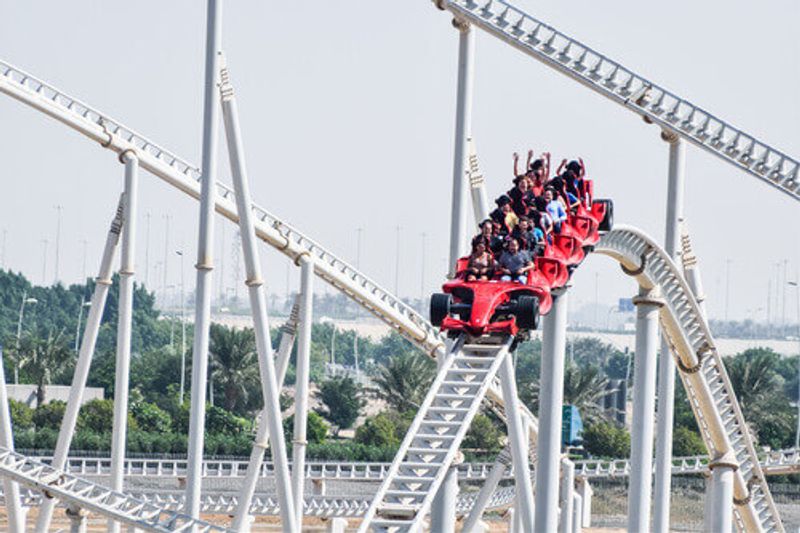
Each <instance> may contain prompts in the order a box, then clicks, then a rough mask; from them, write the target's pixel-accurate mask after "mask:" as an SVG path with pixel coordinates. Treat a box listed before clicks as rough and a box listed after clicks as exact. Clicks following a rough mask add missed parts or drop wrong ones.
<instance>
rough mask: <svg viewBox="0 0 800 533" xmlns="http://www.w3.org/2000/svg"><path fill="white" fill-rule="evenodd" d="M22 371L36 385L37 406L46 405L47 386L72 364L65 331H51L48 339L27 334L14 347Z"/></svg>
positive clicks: (32, 333) (31, 333)
mask: <svg viewBox="0 0 800 533" xmlns="http://www.w3.org/2000/svg"><path fill="white" fill-rule="evenodd" d="M13 351H14V352H15V357H16V360H18V361H19V366H20V370H22V371H23V372H25V373H26V374H27V375H28V377H29V378H30V379H32V380H33V382H34V383H35V384H36V405H37V406H39V405H42V404H43V403H45V386H46V385H50V384H51V383H52V380H53V375H54V374H57V373H59V372H60V371H62V370H63V369H64V368H65V367H66V366H67V364H68V363H69V362H70V359H71V355H72V351H71V350H70V347H69V339H68V338H67V336H66V335H65V334H64V331H63V330H61V331H59V332H57V333H56V332H55V331H54V330H52V329H51V330H49V331H48V332H47V336H46V337H41V336H39V335H38V334H37V333H35V332H27V333H25V334H24V335H22V337H20V339H19V341H18V342H17V343H16V344H15V345H14V347H13Z"/></svg>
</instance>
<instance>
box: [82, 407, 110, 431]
mask: <svg viewBox="0 0 800 533" xmlns="http://www.w3.org/2000/svg"><path fill="white" fill-rule="evenodd" d="M113 420H114V401H113V400H90V401H88V402H86V403H85V404H83V405H82V406H81V410H80V411H79V412H78V425H77V427H78V429H86V430H89V431H93V432H95V433H104V432H110V431H111V427H112V425H113Z"/></svg>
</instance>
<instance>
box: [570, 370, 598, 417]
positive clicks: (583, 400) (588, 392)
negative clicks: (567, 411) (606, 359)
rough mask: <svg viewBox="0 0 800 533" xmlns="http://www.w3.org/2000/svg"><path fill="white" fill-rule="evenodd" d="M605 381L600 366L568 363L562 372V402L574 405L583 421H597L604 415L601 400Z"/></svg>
mask: <svg viewBox="0 0 800 533" xmlns="http://www.w3.org/2000/svg"><path fill="white" fill-rule="evenodd" d="M607 383H608V378H606V376H605V375H604V374H603V372H602V370H601V369H600V367H598V366H595V365H592V364H589V365H584V366H577V365H574V364H570V365H568V366H567V368H566V370H565V372H564V404H567V405H574V406H576V407H577V408H578V410H579V411H580V413H581V417H582V419H583V421H584V423H592V422H595V421H598V420H600V419H602V418H604V417H605V413H604V412H603V408H602V405H601V401H602V398H603V396H604V395H605V394H606V384H607Z"/></svg>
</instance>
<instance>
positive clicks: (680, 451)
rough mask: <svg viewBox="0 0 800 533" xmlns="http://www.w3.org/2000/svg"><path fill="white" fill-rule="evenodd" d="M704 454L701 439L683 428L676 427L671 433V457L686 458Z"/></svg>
mask: <svg viewBox="0 0 800 533" xmlns="http://www.w3.org/2000/svg"><path fill="white" fill-rule="evenodd" d="M704 453H706V445H705V444H704V443H703V439H702V437H700V435H699V434H698V433H697V432H696V431H692V430H691V429H689V428H687V427H685V426H678V427H676V428H675V431H674V432H673V433H672V455H674V456H677V457H686V456H690V455H702V454H704Z"/></svg>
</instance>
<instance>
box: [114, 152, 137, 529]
mask: <svg viewBox="0 0 800 533" xmlns="http://www.w3.org/2000/svg"><path fill="white" fill-rule="evenodd" d="M119 159H120V161H122V162H123V163H125V196H124V203H123V206H124V207H123V220H124V224H125V227H124V229H123V231H122V254H121V258H120V268H119V310H118V318H117V361H116V369H115V379H114V423H113V428H112V430H111V479H110V485H111V488H112V489H113V490H116V491H119V492H122V491H123V489H124V487H123V476H124V469H125V446H126V440H127V435H128V388H129V387H128V383H129V380H130V365H131V330H132V327H133V275H134V268H135V261H136V249H135V247H136V212H137V207H138V196H139V192H138V191H139V159H138V158H137V157H136V155H135V154H134V153H133V152H132V151H126V152H123V153H122V154H121V155H120V157H119ZM108 530H109V531H111V532H117V531H119V523H118V522H115V521H113V520H109V522H108Z"/></svg>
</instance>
